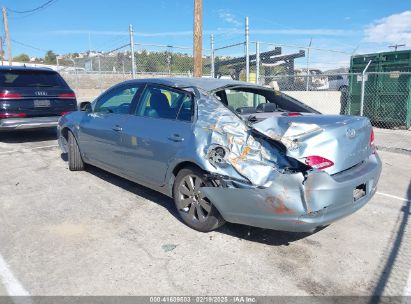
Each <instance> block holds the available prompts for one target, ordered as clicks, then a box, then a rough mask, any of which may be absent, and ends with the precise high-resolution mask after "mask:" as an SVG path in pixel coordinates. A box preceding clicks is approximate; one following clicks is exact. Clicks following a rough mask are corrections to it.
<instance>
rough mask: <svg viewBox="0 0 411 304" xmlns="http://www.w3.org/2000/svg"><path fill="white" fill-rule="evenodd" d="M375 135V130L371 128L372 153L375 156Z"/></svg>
mask: <svg viewBox="0 0 411 304" xmlns="http://www.w3.org/2000/svg"><path fill="white" fill-rule="evenodd" d="M374 140H375V135H374V130H373V129H372V128H371V134H370V146H371V151H372V153H373V154H374V153H375V142H374Z"/></svg>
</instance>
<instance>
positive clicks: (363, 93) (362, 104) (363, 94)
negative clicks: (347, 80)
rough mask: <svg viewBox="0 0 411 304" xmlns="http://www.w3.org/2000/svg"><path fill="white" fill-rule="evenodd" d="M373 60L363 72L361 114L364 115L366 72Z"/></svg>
mask: <svg viewBox="0 0 411 304" xmlns="http://www.w3.org/2000/svg"><path fill="white" fill-rule="evenodd" d="M371 61H372V60H370V61H368V63H367V65H366V67H365V69H364V70H363V71H362V74H361V107H360V116H364V96H365V73H366V72H367V70H368V67H369V66H370V64H371Z"/></svg>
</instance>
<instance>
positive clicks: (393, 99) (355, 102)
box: [349, 50, 411, 128]
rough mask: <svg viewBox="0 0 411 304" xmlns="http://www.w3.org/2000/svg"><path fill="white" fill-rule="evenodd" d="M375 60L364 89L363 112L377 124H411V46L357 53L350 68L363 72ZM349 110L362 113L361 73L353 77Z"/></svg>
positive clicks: (353, 113)
mask: <svg viewBox="0 0 411 304" xmlns="http://www.w3.org/2000/svg"><path fill="white" fill-rule="evenodd" d="M370 59H371V60H373V61H372V63H371V65H370V67H369V68H368V70H367V72H380V73H377V74H368V77H367V78H366V83H365V92H364V115H365V116H367V117H369V118H370V120H371V121H372V122H373V123H374V124H376V125H378V126H387V127H390V126H405V127H407V128H409V127H410V126H411V75H410V74H408V75H407V74H401V72H408V73H409V72H411V50H405V51H396V52H384V53H379V54H368V55H357V56H353V57H352V58H351V67H350V72H352V73H362V71H363V70H364V68H365V66H366V65H367V63H368V61H369V60H370ZM349 93H350V99H349V100H350V102H349V114H351V115H359V114H360V107H361V76H357V75H353V76H351V77H350V91H349Z"/></svg>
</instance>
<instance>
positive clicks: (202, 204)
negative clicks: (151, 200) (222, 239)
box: [173, 167, 225, 232]
mask: <svg viewBox="0 0 411 304" xmlns="http://www.w3.org/2000/svg"><path fill="white" fill-rule="evenodd" d="M201 186H213V185H212V184H211V183H209V182H205V181H204V172H203V171H202V170H200V169H198V168H194V167H190V168H184V169H182V170H180V171H179V172H178V174H177V176H176V179H175V181H174V185H173V197H174V203H175V205H176V208H177V211H178V213H179V215H180V217H181V219H182V220H183V222H184V223H185V224H186V225H187V226H189V227H191V228H193V229H195V230H197V231H201V232H210V231H213V230H215V229H217V228H218V227H221V226H222V225H223V224H224V223H225V221H224V219H223V217H222V216H221V214H220V213H219V212H218V210H217V208H216V207H215V206H213V205H212V204H211V202H210V201H209V200H208V199H207V198H206V197H204V196H203V195H202V194H201V193H200V192H199V190H198V189H199V188H200V187H201Z"/></svg>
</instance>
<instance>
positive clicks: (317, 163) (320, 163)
mask: <svg viewBox="0 0 411 304" xmlns="http://www.w3.org/2000/svg"><path fill="white" fill-rule="evenodd" d="M305 163H306V164H307V165H308V166H310V167H312V168H316V169H319V170H322V169H325V168H329V167H332V166H334V163H333V162H332V161H331V160H329V159H326V158H324V157H321V156H307V157H305Z"/></svg>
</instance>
